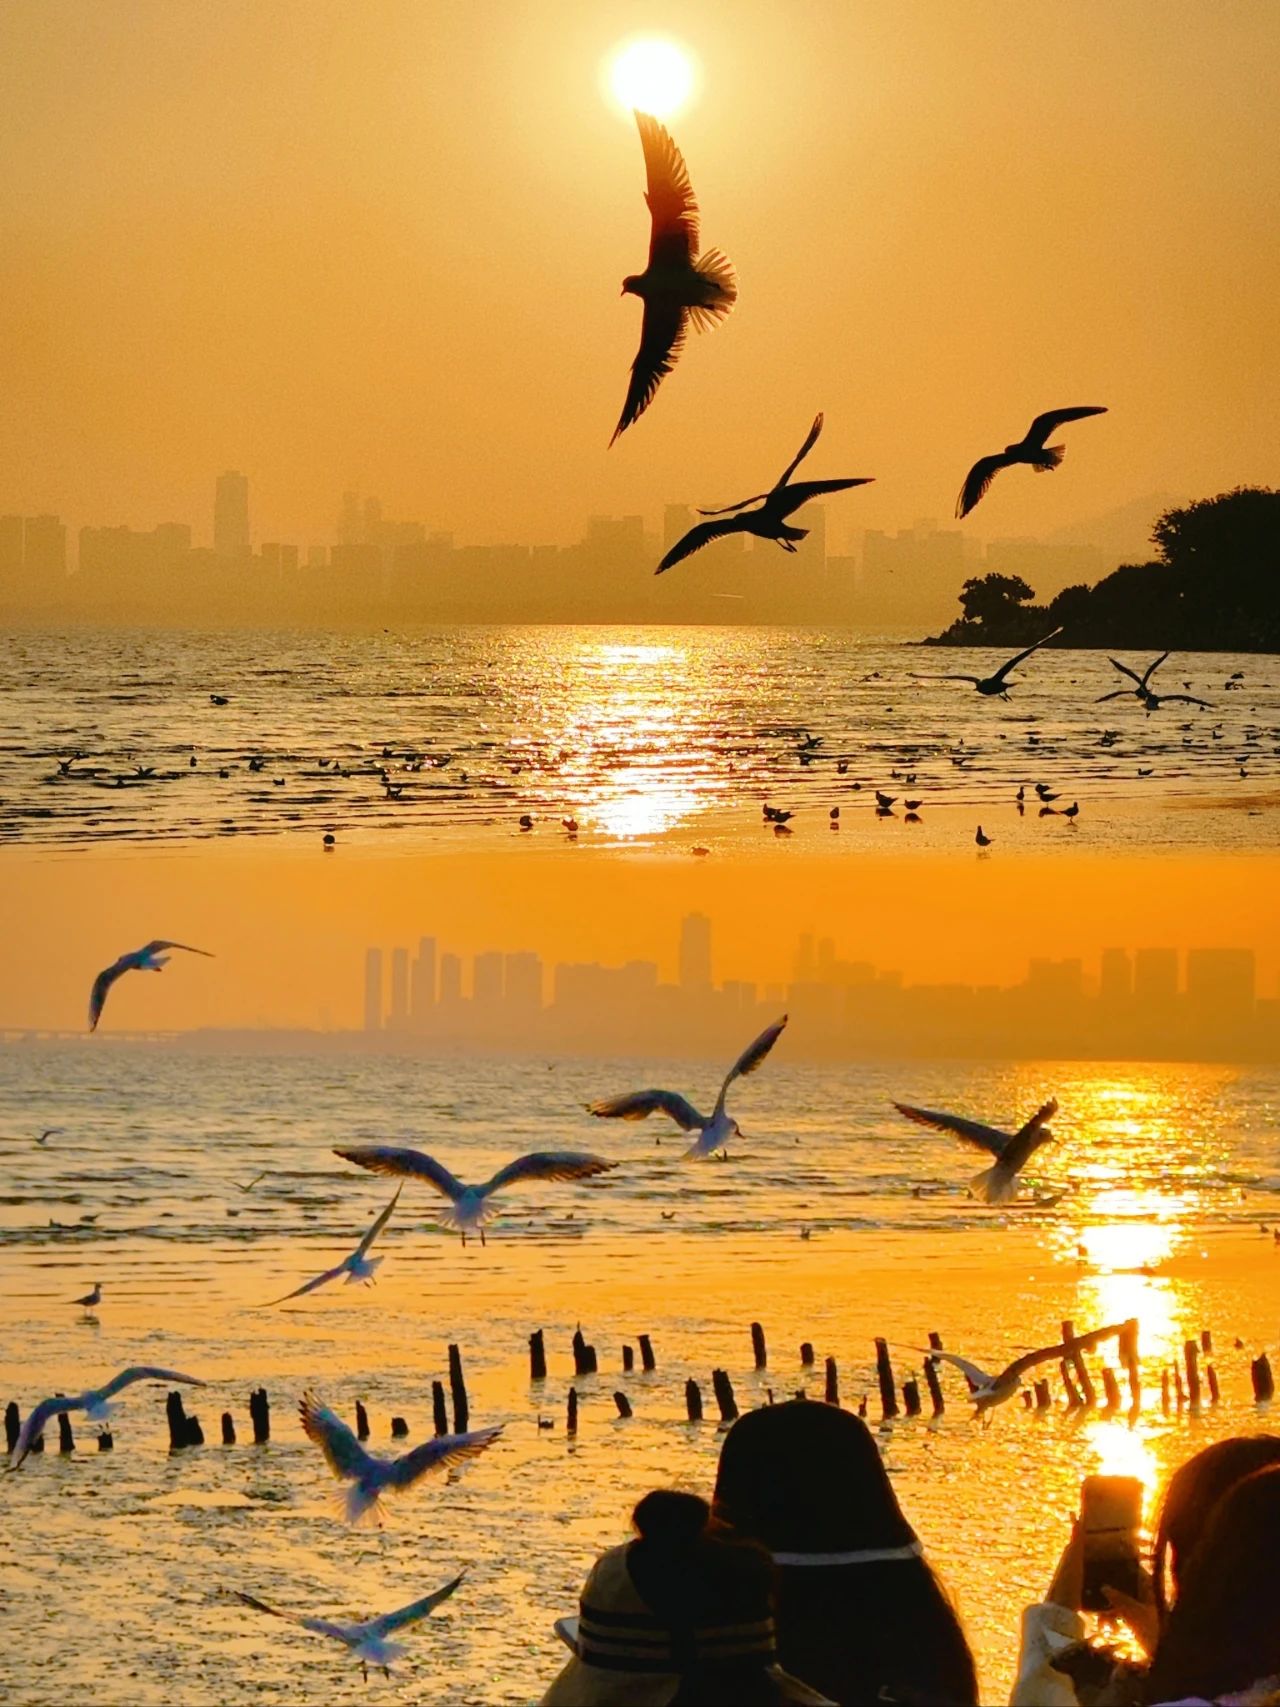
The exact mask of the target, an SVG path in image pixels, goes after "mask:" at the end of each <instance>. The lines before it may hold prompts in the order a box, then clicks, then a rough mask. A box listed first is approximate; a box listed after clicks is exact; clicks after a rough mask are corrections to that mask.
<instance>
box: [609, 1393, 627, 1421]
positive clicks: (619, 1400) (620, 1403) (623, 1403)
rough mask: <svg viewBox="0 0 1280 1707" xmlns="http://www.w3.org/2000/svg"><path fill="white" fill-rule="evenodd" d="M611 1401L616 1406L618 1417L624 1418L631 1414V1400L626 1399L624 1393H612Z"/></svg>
mask: <svg viewBox="0 0 1280 1707" xmlns="http://www.w3.org/2000/svg"><path fill="white" fill-rule="evenodd" d="M613 1402H614V1404H615V1405H616V1406H617V1407H618V1415H619V1416H620V1417H623V1418H626V1417H629V1416H630V1415H631V1400H630V1399H628V1397H627V1395H626V1394H625V1393H615V1394H614V1395H613Z"/></svg>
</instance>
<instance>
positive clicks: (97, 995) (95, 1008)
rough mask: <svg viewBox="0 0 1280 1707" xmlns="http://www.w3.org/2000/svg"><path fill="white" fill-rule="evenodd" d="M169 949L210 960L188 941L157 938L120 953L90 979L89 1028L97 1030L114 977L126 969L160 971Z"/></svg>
mask: <svg viewBox="0 0 1280 1707" xmlns="http://www.w3.org/2000/svg"><path fill="white" fill-rule="evenodd" d="M168 948H180V949H181V950H182V951H183V953H184V954H203V955H204V956H205V957H206V959H208V960H212V959H213V955H212V954H210V952H209V950H208V949H207V948H192V947H191V945H190V944H189V943H185V942H164V941H162V940H160V939H159V938H157V940H156V941H155V942H149V943H148V944H147V946H146V947H145V948H135V949H134V951H133V952H132V954H122V955H121V956H120V958H119V960H117V961H116V962H115V964H114V965H113V966H108V967H107V968H106V970H105V971H103V972H99V974H98V976H97V977H96V978H95V979H94V981H93V990H92V992H91V994H90V996H89V1030H90V1031H96V1030H97V1029H98V1021H99V1020H100V1019H101V1018H102V1009H103V1007H104V1005H105V1004H106V1000H107V996H108V994H109V992H110V990H111V986H112V985H113V984H114V983H115V981H116V979H117V978H122V977H123V976H124V974H125V973H126V972H159V971H160V970H161V969H162V968H163V967H165V966H167V965H168V964H169V956H168V955H167V954H166V953H165V950H166V949H168Z"/></svg>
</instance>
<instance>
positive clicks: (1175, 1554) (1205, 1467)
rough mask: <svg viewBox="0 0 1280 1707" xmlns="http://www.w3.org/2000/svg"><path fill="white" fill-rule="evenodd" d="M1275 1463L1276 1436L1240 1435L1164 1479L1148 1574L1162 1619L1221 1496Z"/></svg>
mask: <svg viewBox="0 0 1280 1707" xmlns="http://www.w3.org/2000/svg"><path fill="white" fill-rule="evenodd" d="M1273 1464H1280V1435H1275V1434H1243V1435H1236V1436H1234V1437H1233V1438H1232V1439H1230V1440H1219V1441H1215V1443H1214V1444H1213V1445H1212V1446H1206V1447H1205V1448H1204V1450H1203V1452H1197V1453H1196V1455H1195V1457H1194V1458H1188V1459H1187V1461H1186V1463H1185V1464H1181V1465H1179V1467H1178V1468H1177V1469H1176V1470H1175V1471H1174V1473H1173V1475H1172V1476H1171V1477H1170V1478H1169V1485H1168V1487H1167V1488H1166V1489H1165V1494H1164V1501H1163V1503H1162V1505H1161V1507H1160V1521H1159V1523H1158V1525H1157V1526H1156V1540H1155V1548H1154V1552H1153V1557H1152V1575H1153V1578H1154V1586H1155V1599H1156V1608H1157V1610H1158V1611H1159V1613H1160V1616H1161V1617H1162V1618H1163V1617H1165V1616H1166V1615H1167V1613H1168V1611H1169V1607H1170V1604H1171V1602H1172V1600H1173V1599H1174V1598H1175V1596H1174V1595H1171V1594H1170V1592H1169V1590H1170V1579H1172V1587H1173V1588H1174V1590H1175V1591H1179V1592H1180V1591H1181V1586H1182V1578H1183V1575H1184V1573H1185V1572H1186V1569H1187V1565H1188V1563H1189V1561H1190V1559H1191V1557H1192V1555H1193V1554H1194V1552H1195V1551H1196V1548H1197V1547H1198V1546H1199V1544H1200V1540H1201V1537H1202V1536H1203V1535H1204V1532H1205V1529H1206V1526H1207V1525H1208V1523H1209V1519H1210V1518H1211V1517H1212V1516H1213V1513H1214V1510H1215V1509H1216V1507H1217V1505H1218V1502H1219V1501H1220V1500H1221V1499H1222V1498H1223V1496H1224V1495H1225V1494H1226V1493H1228V1492H1229V1490H1230V1489H1231V1488H1233V1487H1234V1486H1235V1484H1236V1483H1237V1482H1240V1481H1242V1480H1243V1479H1244V1478H1245V1477H1246V1476H1251V1475H1253V1474H1254V1472H1255V1471H1257V1470H1262V1469H1265V1468H1266V1467H1267V1466H1269V1465H1273Z"/></svg>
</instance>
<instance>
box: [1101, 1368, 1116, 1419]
mask: <svg viewBox="0 0 1280 1707" xmlns="http://www.w3.org/2000/svg"><path fill="white" fill-rule="evenodd" d="M1102 1391H1103V1394H1104V1395H1105V1398H1106V1404H1105V1405H1104V1407H1103V1408H1104V1409H1105V1410H1108V1411H1118V1410H1119V1409H1120V1383H1119V1382H1118V1381H1117V1380H1116V1372H1115V1370H1114V1369H1112V1368H1111V1367H1110V1365H1109V1364H1105V1363H1104V1364H1103V1366H1102Z"/></svg>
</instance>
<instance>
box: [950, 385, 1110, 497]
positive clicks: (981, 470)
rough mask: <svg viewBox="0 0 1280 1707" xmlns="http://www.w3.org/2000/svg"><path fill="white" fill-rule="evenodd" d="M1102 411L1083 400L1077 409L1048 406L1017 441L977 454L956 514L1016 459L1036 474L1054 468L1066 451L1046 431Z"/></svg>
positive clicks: (1054, 430)
mask: <svg viewBox="0 0 1280 1707" xmlns="http://www.w3.org/2000/svg"><path fill="white" fill-rule="evenodd" d="M1106 412H1107V411H1106V410H1105V408H1102V407H1101V406H1099V405H1098V404H1096V403H1086V404H1084V405H1083V406H1082V407H1080V408H1077V409H1050V410H1049V411H1048V413H1047V414H1044V415H1037V416H1036V418H1035V420H1034V421H1033V422H1032V423H1031V425H1030V426H1029V427H1028V428H1027V433H1026V437H1025V438H1023V439H1021V440H1019V442H1018V443H1017V444H1012V445H1006V446H1005V447H1004V449H1003V450H1002V451H1001V452H1000V453H999V454H998V455H997V456H982V457H979V458H978V460H977V462H975V463H974V465H973V467H972V468H971V469H970V470H969V472H968V474H967V475H966V477H965V482H964V485H963V486H962V487H961V488H960V496H959V498H958V499H957V500H956V515H957V516H967V515H968V514H969V511H970V510H971V509H972V508H973V507H974V505H975V504H976V503H977V502H978V501H979V499H980V498H982V497H983V496H984V494H985V493H986V490H987V487H988V486H990V484H991V482H992V481H993V480H994V479H995V477H996V475H997V474H999V472H1000V470H1001V469H1002V468H1013V467H1014V466H1015V465H1016V464H1017V463H1020V462H1025V463H1029V464H1030V466H1031V467H1032V468H1034V469H1035V471H1036V473H1037V474H1045V473H1047V472H1048V471H1049V470H1050V469H1054V468H1056V467H1057V466H1058V464H1059V463H1060V462H1061V461H1062V459H1063V457H1064V456H1065V455H1066V452H1065V450H1064V449H1063V447H1062V446H1061V445H1051V444H1050V443H1049V435H1050V433H1056V432H1057V430H1058V428H1059V427H1061V426H1064V425H1065V424H1066V422H1068V421H1083V420H1084V418H1085V417H1086V415H1105V414H1106Z"/></svg>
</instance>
